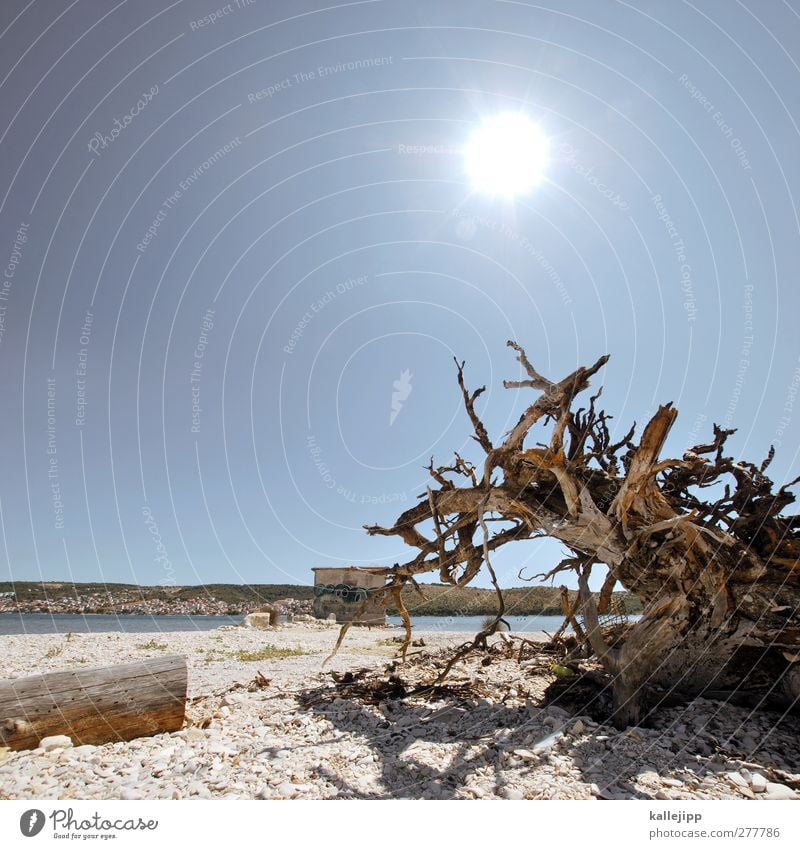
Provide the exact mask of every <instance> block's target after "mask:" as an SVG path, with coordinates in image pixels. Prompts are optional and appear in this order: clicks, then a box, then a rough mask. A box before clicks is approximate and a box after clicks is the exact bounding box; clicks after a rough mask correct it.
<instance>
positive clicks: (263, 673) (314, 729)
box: [0, 623, 800, 801]
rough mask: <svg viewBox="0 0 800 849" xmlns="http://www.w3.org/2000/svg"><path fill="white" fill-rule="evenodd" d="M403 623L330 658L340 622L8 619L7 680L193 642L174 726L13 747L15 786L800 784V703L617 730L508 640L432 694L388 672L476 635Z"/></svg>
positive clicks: (243, 791)
mask: <svg viewBox="0 0 800 849" xmlns="http://www.w3.org/2000/svg"><path fill="white" fill-rule="evenodd" d="M399 633H400V631H399V630H398V629H396V628H372V629H367V628H353V629H351V630H350V632H349V633H348V634H347V636H346V637H345V640H344V643H343V645H342V647H341V648H340V650H339V653H338V654H337V655H336V657H334V658H333V659H332V660H331V661H330V662H328V663H327V664H326V665H325V667H324V668H323V667H322V663H323V660H324V659H325V658H326V657H327V656H328V655H329V654H330V652H331V651H332V649H333V646H334V644H335V642H336V637H337V635H338V629H337V628H335V627H330V626H327V625H325V624H323V623H293V624H287V625H281V626H279V627H278V628H275V629H272V630H268V631H263V630H251V629H247V628H240V627H227V628H220V629H218V630H216V631H204V632H201V631H197V632H156V633H151V634H142V633H136V634H126V633H103V634H71V635H64V634H61V635H54V634H33V635H31V634H28V635H7V636H1V637H0V656H2V658H3V669H2V673H1V677H3V678H7V679H8V678H15V677H22V676H26V675H32V674H36V673H44V672H50V671H55V670H61V669H69V668H78V667H89V666H105V665H110V664H115V663H128V662H131V661H136V660H142V659H144V658H147V657H156V656H160V655H167V654H180V655H184V656H186V658H187V661H188V667H189V694H188V695H189V702H188V707H187V720H186V723H185V725H184V728H183V729H181V730H180V731H177V732H175V733H171V734H159V735H156V736H153V737H143V738H139V739H136V740H132V741H129V742H115V743H108V744H105V745H101V746H86V745H75V746H70V745H55V746H52V747H51V746H50V745H49V744H48V745H47V746H46V747H44V748H43V747H40V748H38V749H34V750H29V751H22V752H12V751H8V750H4V749H0V798H3V799H61V800H67V799H213V798H225V799H397V798H404V799H510V800H520V799H586V800H591V799H751V800H753V801H759V800H778V799H786V800H790V799H798V798H800V793H799V792H798V788H800V750H799V747H798V742H797V741H798V739H800V720H799V719H798V718H797V717H796V716H782V715H779V714H775V713H770V712H753V711H750V710H749V709H746V708H742V707H735V706H732V705H728V704H723V703H720V702H715V701H710V700H705V699H696V700H695V701H693V702H691V703H690V704H688V705H681V706H675V707H670V708H668V709H664V710H662V711H660V712H659V713H658V715H657V717H656V719H655V721H654V722H653V723H652V724H651V725H650V726H649V727H640V728H629V729H626V730H625V731H618V730H616V729H614V728H613V727H610V726H609V725H606V724H603V723H601V722H598V721H596V720H595V719H592V717H591V716H589V715H588V714H580V713H578V714H576V713H575V712H574V711H570V710H565V709H563V708H560V707H558V706H556V705H550V706H546V707H545V706H543V705H542V699H543V695H544V692H545V689H546V688H547V686H548V685H549V684H550V683H552V681H553V680H554V678H555V676H554V675H552V674H550V673H548V671H547V668H546V666H545V667H543V666H542V662H541V660H540V659H538V660H537V659H536V658H534V659H531V660H528V661H525V660H522V661H520V660H519V659H518V658H516V657H512V656H511V654H510V653H507V656H506V655H502V654H501V653H499V652H498V653H497V655H496V656H493V657H491V658H490V657H487V656H484V655H482V654H476V655H474V656H471V657H469V658H468V659H466V660H464V661H462V662H460V663H459V664H457V665H456V666H455V667H454V669H453V671H452V673H451V674H450V675H449V676H448V678H447V685H448V686H447V687H441V688H438V689H435V690H433V691H431V692H430V693H428V694H427V695H426V696H425V697H422V696H418V695H413V694H412V695H409V696H408V697H404V696H403V697H396V695H397V694H395V695H392V693H391V692H390V691H389V690H384V689H383V682H386V681H395V680H397V681H399V680H400V679H399V678H398V679H395V678H394V677H393V676H401V677H402V680H403V681H404V682H405V683H406V685H408V683H409V682H411V683H413V682H417V683H421V682H425V681H429V680H431V678H432V676H433V677H435V672H436V670H438V669H441V666H442V664H443V662H444V658H446V657H448V656H449V653H451V652H452V650H453V649H454V648H455V647H456V646H458V645H461V644H462V643H464V642H465V641H468V640H471V639H472V637H473V636H474V634H473V633H472V632H470V633H459V632H447V633H443V632H430V631H419V632H417V631H415V632H414V640H415V642H418V641H420V640H421V642H422V643H423V645H419V644H418V645H416V646H414V647H412V648H411V649H410V650H409V656H408V660H407V661H406V663H405V664H400V663H398V662H397V661H396V660H395V658H396V654H397V643H396V642H395V638H396V636H397V635H398V634H399ZM530 636H531V635H526V637H528V638H530ZM493 639H494V640H495V642H497V641H498V640H502V639H503V638H502V636H497V637H495V638H493ZM487 660H489V661H491V662H490V663H487ZM387 664H388V665H389V666H388V667H387ZM348 680H349V681H353V682H355V684H354V685H352V686H350V687H349V688H348V686H345V684H343V683H342V682H347V681H348ZM360 681H363V682H364V686H363V687H361V685H360V684H359V682H360ZM356 685H357V686H356ZM395 686H396V687H401V685H400V684H399V683H396V684H395ZM359 687H361V689H358V688H359ZM400 695H401V696H402V693H401V694H400Z"/></svg>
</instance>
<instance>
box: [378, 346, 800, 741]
mask: <svg viewBox="0 0 800 849" xmlns="http://www.w3.org/2000/svg"><path fill="white" fill-rule="evenodd" d="M508 345H509V347H511V348H513V349H514V351H516V353H517V360H518V361H519V362H520V364H521V365H522V367H523V369H524V370H525V372H526V373H527V376H526V378H525V379H523V380H514V381H505V382H504V386H505V387H506V388H508V389H532V390H535V391H537V392H538V393H539V395H538V398H536V400H534V402H533V403H532V404H531V406H530V407H528V408H527V410H526V411H525V412H524V413H523V414H522V416H521V418H520V419H519V421H518V422H517V424H516V425H515V426H514V427H513V429H512V430H511V431H510V432H509V433H508V434H507V435H506V436H505V438H504V440H503V441H502V442H501V443H500V444H498V445H494V444H493V443H492V441H491V440H490V437H489V434H488V432H487V430H486V428H485V427H484V425H483V423H482V422H481V420H480V418H479V416H478V414H477V412H476V409H475V402H476V400H477V399H478V397H479V396H480V395H481V393H482V392H483V391H484V389H485V387H481V388H480V389H478V390H477V391H475V392H470V391H469V390H468V389H467V388H466V386H465V383H464V363H463V362H462V363H458V362H457V363H456V366H457V379H458V385H459V388H460V390H461V394H462V396H463V400H464V405H465V407H466V412H467V415H468V416H469V418H470V421H471V422H472V426H473V429H474V437H473V438H474V439H475V440H476V442H477V443H478V444H479V445H480V447H481V449H482V450H483V453H484V455H485V459H484V461H483V468H482V470H481V469H480V468H479V467H478V466H476V465H474V464H472V463H470V462H469V461H468V460H466V459H464V458H463V457H461V456H460V455H458V454H456V456H455V460H454V461H453V463H452V464H451V465H449V466H440V467H438V468H437V467H434V465H433V461H431V464H430V466H429V467H428V470H429V472H430V475H431V477H432V479H433V482H434V484H435V486H431V487H429V488H428V490H427V492H426V493H425V494H424V495H422V496H421V500H420V502H419V503H418V504H417V505H416V506H415V507H412V508H410V509H408V510H406V511H405V512H404V513H403V514H402V515H401V516H400V517H399V518H398V519H397V521H396V522H395V524H394V525H393V526H392V527H388V528H384V527H380V526H377V525H368V526H365V527H366V530H367V532H368V533H369V534H370V535H376V534H377V535H386V536H398V537H400V538H401V539H402V540H403V541H404V542H405V543H406V544H407V545H408V546H410V547H412V548H415V549H417V550H418V553H417V554H416V556H414V557H413V558H412V559H410V560H409V561H408V562H406V563H403V564H397V565H395V566H394V567H392V568H391V569H387V585H386V589H385V594H386V596H387V597H388V596H389V595H391V596H393V597H394V598H395V599H398V600H399V599H400V591H401V590H402V588H403V587H404V586H405V585H406V584H407V583H411V584H412V585H414V586H416V582H415V576H417V575H420V574H423V573H430V572H438V575H439V579H440V580H441V581H443V582H445V583H448V584H452V585H455V586H464V585H465V584H467V583H469V582H470V581H471V580H472V579H473V578H474V577H475V576H476V575H477V574H478V572H479V571H480V570H481V569H482V567H483V566H484V565H488V566H489V568H491V564H490V563H488V560H489V554H490V552H492V551H495V550H496V549H498V548H500V547H501V546H503V545H506V544H508V543H511V542H514V541H517V540H523V539H529V538H532V537H534V536H550V537H553V538H555V539H558V540H560V541H561V542H562V543H563V544H564V545H565V546H567V548H568V549H569V550H570V551H571V552H572V556H571V557H570V558H568V559H567V560H565V561H563V562H562V563H561V564H559V565H558V566H556V567H555V569H553V570H552V571H551V572H550V573H549V574H548V577H550V576H552V575H554V574H556V573H557V572H559V571H562V570H564V569H575V571H576V572H577V573H578V581H579V587H580V594H581V599H582V607H583V610H582V613H583V619H584V623H585V625H586V628H587V631H588V633H587V637H588V639H589V641H590V644H591V647H592V649H593V650H594V652H595V654H596V655H597V656H598V657H599V658H600V659H601V661H602V663H603V665H604V666H605V668H606V670H607V671H608V673H609V674H610V676H611V679H612V689H613V696H614V722H615V723H616V724H617V725H618V726H620V727H624V726H626V725H629V724H637V723H639V722H640V721H641V720H642V719H643V717H644V713H645V710H646V709H647V704H648V694H650V695H652V693H653V692H659V691H660V692H662V693H663V692H664V690H668V691H673V692H674V691H676V690H677V691H679V692H680V693H681V694H687V695H693V694H694V695H696V694H700V693H706V694H709V693H713V694H719V693H721V692H724V691H727V692H728V693H730V692H731V691H738V692H739V693H740V694H741V693H742V692H744V691H747V692H748V693H750V694H751V695H752V694H754V695H755V696H757V697H758V698H759V699H764V698H766V697H767V696H770V697H776V696H779V695H780V696H781V697H782V698H783V699H784V701H786V702H788V703H790V704H794V703H796V701H797V699H798V697H799V696H800V662H798V661H800V612H799V608H800V560H799V559H798V558H799V557H800V533H799V531H800V517H798V516H785V515H783V511H784V510H785V508H786V507H787V506H788V505H790V504H791V503H793V502H794V495H793V494H792V493H791V492H790V491H789V488H790V487H791V486H793V485H794V484H795V483H797V480H795V481H792V482H791V483H790V484H787V485H784V486H781V487H779V488H778V489H777V491H775V492H773V486H774V485H773V482H772V481H771V480H770V479H769V478H768V477H767V475H766V469H767V467H768V466H769V464H770V462H771V460H772V457H773V454H774V452H773V450H772V449H770V452H769V455H768V456H767V458H766V460H765V461H764V462H763V463H761V464H760V465H759V466H756V465H753V464H752V463H748V462H744V461H741V460H734V459H733V458H731V457H728V456H726V455H725V442H726V439H727V438H728V437H729V436H730V435H731V433H733V432H734V431H731V430H723V429H721V428H719V427H717V426H716V425H715V426H714V437H713V439H712V440H711V441H710V442H709V443H708V444H705V445H696V446H694V447H693V448H691V449H689V450H688V451H686V453H685V454H684V455H683V457H682V458H681V459H660V453H661V450H662V448H663V446H664V442H665V440H666V438H667V435H668V434H669V431H670V428H671V427H672V425H673V423H674V422H675V419H676V417H677V414H678V411H677V410H676V409H675V408H674V407H673V406H672V405H671V404H666V405H664V406H662V407H660V408H659V409H658V412H656V414H655V415H654V416H653V418H652V419H651V420H650V421H649V422H648V424H647V425H646V427H645V428H644V430H643V432H642V434H641V437H640V438H639V440H638V443H636V442H635V441H634V433H635V424H634V426H633V427H632V428H631V429H630V430H629V431H628V432H627V433H626V434H625V435H624V436H623V437H622V438H621V439H619V440H618V441H617V442H614V441H612V438H611V435H610V430H609V420H610V418H611V417H610V416H608V415H607V414H606V413H605V412H603V411H602V410H599V409H598V408H597V406H596V404H597V400H598V398H599V396H600V391H598V392H597V393H596V394H594V395H593V396H592V397H590V399H589V401H588V405H587V406H585V407H581V408H579V409H576V410H573V406H574V403H573V402H574V401H575V399H576V397H577V396H578V395H579V394H580V393H582V392H584V391H585V390H586V389H587V388H588V387H589V380H590V378H592V377H593V376H594V375H595V374H596V373H597V372H598V370H599V369H600V368H601V367H602V366H603V365H604V364H605V363H606V362H607V360H608V357H607V356H604V357H601V358H600V359H599V360H598V361H597V362H596V363H595V364H594V365H592V366H589V367H588V368H586V367H581V368H578V369H577V370H576V371H574V372H573V373H572V374H570V375H568V376H567V377H565V378H564V379H563V380H560V381H551V380H548V379H546V378H545V377H543V376H542V375H540V374H539V373H538V372H537V371H536V370H535V369H534V367H533V366H532V365H531V363H530V362H529V360H528V358H527V356H526V354H525V351H524V350H523V349H522V348H521V347H520V346H519V345H517V344H516V343H515V342H509V343H508ZM533 428H536V431H537V432H546V433H547V434H548V436H549V442H546V443H538V444H537V445H535V446H530V447H528V446H526V444H525V441H526V437H528V436H529V435H530V434H531V430H532V429H533ZM798 480H800V479H798ZM704 490H706V491H708V490H710V491H712V492H714V496H715V500H707V499H704V497H703V495H704ZM489 525H491V530H490V529H489ZM596 564H602V565H605V566H606V567H607V568H608V570H609V573H610V575H609V580H608V581H607V582H606V585H605V587H604V590H605V593H606V594H610V590H611V588H612V587H613V585H614V582H619V584H621V585H622V587H623V588H625V589H627V590H629V591H630V592H632V593H634V594H635V595H637V596H638V597H639V598H640V599H641V600H642V602H643V604H644V614H643V616H642V618H641V620H640V621H638V622H637V623H636V624H635V625H634V626H633V627H632V629H631V630H630V633H629V635H628V636H627V639H626V640H625V641H624V643H623V644H622V645H621V646H620V645H617V646H616V647H614V648H611V647H609V646H608V645H607V643H606V641H605V639H604V637H603V633H602V631H601V629H600V626H599V622H598V616H597V609H596V606H595V603H594V601H593V599H592V596H591V594H590V593H589V590H588V578H589V574H590V571H591V569H592V567H593V566H594V565H596ZM492 577H493V576H492ZM498 592H499V591H498ZM399 607H400V611H401V613H402V614H403V616H404V618H406V619H407V614H406V613H405V608H404V607H403V606H402V603H400V604H399ZM501 609H502V608H501ZM498 620H499V616H498ZM407 629H408V623H407ZM408 633H409V634H410V630H409V631H408Z"/></svg>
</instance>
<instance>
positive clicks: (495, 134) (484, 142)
mask: <svg viewBox="0 0 800 849" xmlns="http://www.w3.org/2000/svg"><path fill="white" fill-rule="evenodd" d="M547 153H548V145H547V139H546V138H545V136H544V134H543V133H542V131H541V130H540V129H539V127H537V126H536V124H534V123H533V122H532V121H531V120H530V118H527V117H526V116H525V115H522V114H521V113H519V112H508V113H504V114H501V115H494V116H493V117H491V118H486V119H485V120H484V121H483V122H482V123H481V125H480V126H479V127H478V128H477V130H475V132H474V133H473V134H472V137H471V138H470V140H469V141H468V142H467V146H466V148H465V149H464V156H465V159H466V168H467V174H468V176H469V179H470V181H471V182H472V186H473V188H474V189H475V190H476V191H479V192H484V193H486V194H492V195H503V196H504V197H513V196H514V195H519V194H523V193H524V192H527V191H529V190H530V189H532V188H533V187H534V186H535V185H536V184H537V183H538V182H539V181H540V180H541V179H542V174H543V173H544V169H545V167H546V166H547V160H548V156H547Z"/></svg>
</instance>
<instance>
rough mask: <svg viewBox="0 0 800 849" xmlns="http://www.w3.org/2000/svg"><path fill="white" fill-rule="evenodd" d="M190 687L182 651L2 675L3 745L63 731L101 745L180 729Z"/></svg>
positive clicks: (31, 742)
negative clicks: (120, 661) (90, 665)
mask: <svg viewBox="0 0 800 849" xmlns="http://www.w3.org/2000/svg"><path fill="white" fill-rule="evenodd" d="M186 687H187V669H186V658H185V657H180V656H170V657H163V658H151V659H148V660H143V661H140V662H138V663H127V664H122V665H118V666H104V667H97V668H93V669H70V670H65V671H62V672H49V673H47V674H44V675H32V676H30V677H26V678H17V679H14V680H10V681H0V746H7V747H9V748H11V749H15V750H19V749H33V748H36V746H38V745H39V741H40V740H42V739H43V738H44V737H51V736H55V735H60V734H66V735H67V736H69V737H71V738H72V741H73V743H74V744H75V745H81V744H85V743H91V744H94V745H99V744H102V743H109V742H114V741H117V740H132V739H134V738H135V737H146V736H150V735H153V734H159V733H161V732H164V731H178V730H179V729H180V728H181V726H182V725H183V720H184V716H185V711H186Z"/></svg>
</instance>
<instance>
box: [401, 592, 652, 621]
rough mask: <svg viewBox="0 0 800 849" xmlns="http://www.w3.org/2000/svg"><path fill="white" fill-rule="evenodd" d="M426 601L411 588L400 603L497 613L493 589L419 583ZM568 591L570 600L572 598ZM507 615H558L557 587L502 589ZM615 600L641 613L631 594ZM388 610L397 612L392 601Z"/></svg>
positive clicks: (424, 610)
mask: <svg viewBox="0 0 800 849" xmlns="http://www.w3.org/2000/svg"><path fill="white" fill-rule="evenodd" d="M421 588H422V591H423V592H424V593H425V596H426V598H427V599H428V601H427V602H424V601H423V600H422V599H421V598H420V597H419V595H418V593H417V592H415V591H414V590H413V589H411V588H409V587H406V589H404V590H403V602H404V603H405V605H406V607H407V608H408V610H409V613H411V616H412V617H414V616H490V615H493V614H495V613H496V612H497V594H496V593H495V591H494V590H484V589H479V588H477V587H463V588H462V587H451V586H448V585H446V584H421ZM575 595H576V593H575V592H572V591H571V592H570V594H569V598H570V603H572V602H574V600H575ZM503 597H504V598H505V602H506V615H507V616H560V615H561V613H562V610H561V598H560V591H559V589H558V587H542V586H533V587H514V588H513V589H509V590H503ZM614 599H615V600H616V601H619V602H624V604H625V608H626V610H627V612H628V613H633V614H636V613H641V610H642V606H641V604H640V602H639V600H638V599H637V598H636V596H634V595H631V593H626V592H620V593H614ZM386 607H387V611H388V612H389V613H390V614H396V613H397V608H396V607H395V605H394V603H393V602H391V601H390V602H389V603H388V604H387V606H386Z"/></svg>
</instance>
